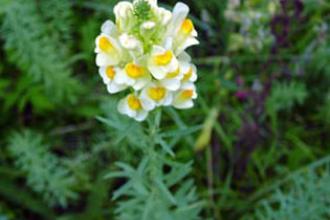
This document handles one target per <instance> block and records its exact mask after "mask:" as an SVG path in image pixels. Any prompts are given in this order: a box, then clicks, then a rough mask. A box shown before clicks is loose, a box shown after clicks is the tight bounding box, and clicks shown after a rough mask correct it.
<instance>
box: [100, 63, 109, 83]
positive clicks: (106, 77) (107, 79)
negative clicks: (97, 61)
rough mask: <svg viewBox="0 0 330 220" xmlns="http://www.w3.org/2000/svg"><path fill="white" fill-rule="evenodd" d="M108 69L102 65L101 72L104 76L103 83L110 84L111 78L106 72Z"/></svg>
mask: <svg viewBox="0 0 330 220" xmlns="http://www.w3.org/2000/svg"><path fill="white" fill-rule="evenodd" d="M106 69H107V67H101V68H99V74H100V76H101V77H102V80H103V83H104V84H108V83H109V82H110V79H109V77H108V76H107V74H106Z"/></svg>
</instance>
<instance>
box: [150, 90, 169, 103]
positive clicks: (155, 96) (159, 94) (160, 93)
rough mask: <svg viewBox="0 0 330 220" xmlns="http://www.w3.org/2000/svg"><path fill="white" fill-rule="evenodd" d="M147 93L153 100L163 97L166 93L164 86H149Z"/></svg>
mask: <svg viewBox="0 0 330 220" xmlns="http://www.w3.org/2000/svg"><path fill="white" fill-rule="evenodd" d="M148 95H149V97H150V98H151V99H153V100H155V101H160V100H162V99H164V97H165V95H166V89H165V88H164V87H151V88H149V89H148Z"/></svg>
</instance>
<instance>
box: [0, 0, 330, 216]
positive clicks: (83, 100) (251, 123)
mask: <svg viewBox="0 0 330 220" xmlns="http://www.w3.org/2000/svg"><path fill="white" fill-rule="evenodd" d="M117 2H118V1H115V0H95V1H89V0H72V1H66V0H50V1H40V0H39V1H38V0H26V1H22V0H17V1H16V0H15V1H10V0H0V21H1V27H2V28H1V32H0V33H1V34H0V47H1V49H0V112H1V116H2V117H0V128H1V130H0V173H1V186H0V188H1V189H0V211H2V210H9V211H7V212H8V213H11V212H13V213H15V216H19V217H17V218H12V217H8V219H55V217H54V215H55V216H56V218H59V217H61V219H80V218H83V216H85V219H89V220H92V219H113V215H114V213H113V212H114V209H113V205H114V203H113V202H111V201H110V197H111V196H110V194H111V192H113V191H114V190H115V189H117V188H118V187H119V186H120V185H122V184H123V181H122V180H117V181H105V182H102V181H101V177H100V176H102V175H103V174H104V173H106V172H107V171H109V170H112V169H113V166H114V162H115V161H117V160H123V161H125V162H132V163H134V164H137V163H138V162H139V161H138V158H137V155H139V151H138V150H137V149H139V146H138V145H139V135H141V136H142V135H143V134H140V133H134V132H135V131H136V130H139V129H141V126H140V125H138V124H136V123H134V122H132V121H130V120H129V119H126V118H123V117H121V116H119V115H117V113H116V109H115V106H114V103H115V101H116V99H117V98H118V97H113V96H109V94H107V93H106V90H105V88H103V86H102V85H101V84H102V82H101V80H100V77H99V76H98V74H97V72H98V71H97V68H96V65H95V57H94V53H93V50H94V39H95V37H96V36H97V35H98V33H99V27H100V26H101V24H102V22H103V21H104V20H106V19H108V18H111V19H113V13H112V9H113V6H114V5H115V4H116V3H117ZM159 2H160V3H161V4H162V5H163V6H165V7H168V8H170V7H171V6H173V5H174V4H175V1H170V0H167V1H159ZM184 2H186V3H187V4H188V5H189V6H190V8H191V14H192V15H191V17H192V19H193V21H194V23H195V25H196V28H197V29H198V32H199V40H200V41H201V45H200V46H199V47H196V48H193V49H192V50H191V51H190V52H191V54H193V58H194V62H195V63H196V64H197V65H198V69H199V73H198V74H199V81H198V83H197V86H198V92H199V98H198V100H197V105H196V106H195V107H194V108H193V109H191V110H188V111H176V110H173V109H165V113H164V125H163V126H164V127H163V132H164V133H163V137H164V138H168V139H171V141H170V143H169V145H170V147H171V148H173V150H174V151H175V152H176V155H177V156H176V159H177V160H179V161H183V162H186V161H190V160H192V159H193V160H194V161H195V163H194V165H193V171H192V177H193V178H194V179H195V180H196V185H197V188H198V191H199V195H200V198H201V199H202V200H205V201H207V205H206V206H205V207H204V211H203V213H202V219H226V220H231V219H233V220H236V219H272V218H270V217H260V215H259V217H258V215H257V214H256V215H254V213H259V211H260V210H259V209H258V207H259V202H260V201H268V199H269V201H271V196H269V195H270V194H272V193H271V192H276V191H278V190H280V192H281V193H283V194H285V193H288V195H290V196H292V197H293V198H294V196H295V194H294V193H292V191H294V190H295V189H297V186H296V184H295V183H292V182H290V181H284V180H283V179H285V177H286V176H288V177H291V176H295V177H294V179H295V180H298V179H300V177H296V175H293V174H295V172H294V171H296V170H300V169H302V168H303V167H306V166H307V167H309V165H308V164H312V165H313V164H315V163H318V162H317V161H319V160H320V159H321V158H324V157H325V158H326V156H327V155H329V153H330V151H329V149H330V148H329V135H328V131H329V127H330V126H329V125H330V117H329V116H330V109H329V104H330V101H329V94H330V90H329V83H330V63H329V62H330V61H329V55H330V43H329V42H330V40H329V21H330V17H329V14H330V4H329V3H328V2H327V1H322V0H315V1H314V0H313V1H312V0H304V1H300V0H287V1H276V0H272V1H267V0H245V1H241V2H242V5H241V6H239V7H237V8H235V9H233V10H232V11H230V10H229V8H230V6H229V5H230V4H232V3H233V2H235V1H232V0H228V1H219V0H208V1H184ZM271 4H273V5H271ZM270 7H275V11H271V10H270V9H269V8H270ZM230 12H231V13H232V17H230V16H228V13H230ZM256 15H258V16H256ZM236 19H238V21H237V20H236ZM260 45H261V46H260ZM96 116H100V117H101V118H104V119H106V120H109V119H111V120H112V121H114V122H115V123H117V125H118V124H120V125H122V126H121V127H119V128H118V127H117V128H113V127H105V126H104V125H103V124H102V123H100V122H99V121H98V120H96ZM127 128H130V129H127ZM25 129H31V130H35V131H36V132H38V133H40V134H41V135H42V136H44V138H45V139H46V140H47V143H49V145H51V148H50V149H49V151H50V152H51V153H52V154H54V155H55V156H56V158H58V160H59V161H60V162H59V163H61V164H64V165H63V166H64V167H66V169H67V170H68V171H69V172H70V173H71V174H72V176H74V178H75V179H76V180H77V181H78V182H79V184H77V186H76V191H77V192H79V195H80V197H79V199H78V200H77V201H75V202H74V201H73V202H72V203H71V204H70V205H69V206H68V207H66V208H63V207H59V206H55V207H45V204H44V202H43V200H42V195H35V194H34V192H32V191H33V190H32V189H31V187H29V185H28V184H27V182H26V178H25V177H24V174H20V170H19V168H17V167H16V166H15V165H14V164H15V161H17V160H18V158H15V157H13V156H12V155H11V154H10V150H8V142H10V140H8V139H9V137H11V135H10V134H12V133H13V132H14V133H15V132H20V131H22V130H25ZM118 131H121V133H120V132H118ZM123 132H126V133H124V136H123ZM166 132H167V133H166ZM171 132H172V133H171ZM176 134H177V137H176V138H175V135H176ZM194 147H197V148H198V151H195V149H194ZM320 161H322V160H320ZM6 169H9V170H10V172H8V171H6ZM11 170H12V171H11ZM326 172H329V170H328V169H325V168H324V167H321V168H318V169H317V170H316V171H315V173H314V174H315V175H313V178H317V176H318V175H316V174H320V173H321V174H323V173H326ZM13 173H18V174H19V175H18V176H14V177H13V176H12V175H13ZM40 175H41V174H40ZM320 176H322V175H320ZM305 178H306V177H303V181H304V182H306V184H309V186H303V187H302V188H303V189H310V188H311V186H310V184H313V183H311V181H306V179H305ZM320 178H321V177H320ZM285 180H286V179H285ZM278 182H281V183H283V184H276V183H278ZM279 185H281V186H279ZM325 189H328V187H327V186H325ZM31 193H32V194H33V195H30V194H31ZM15 194H16V196H10V195H15ZM290 198H291V197H290ZM299 198H300V197H299ZM308 198H309V197H306V198H305V199H307V200H308ZM300 199H301V200H303V199H304V198H303V197H302V198H300ZM322 201H323V200H322ZM325 203H326V202H325ZM288 206H289V205H288ZM301 206H302V208H301V209H302V210H303V209H304V208H305V209H308V202H306V203H303V204H301ZM2 207H4V208H3V209H2ZM268 208H269V209H272V211H274V212H276V210H279V212H280V211H281V207H278V206H277V205H273V206H272V205H271V206H269V207H268ZM285 208H287V209H289V207H284V208H283V207H282V210H283V209H285ZM328 208H329V207H328ZM95 210H97V211H95ZM255 210H257V211H255ZM261 212H263V210H262V209H261ZM4 214H6V212H4ZM1 215H2V213H0V216H1ZM8 216H10V215H9V214H8ZM47 216H48V217H47ZM86 216H88V218H87V217H86ZM261 216H265V215H261ZM275 216H278V215H275ZM322 216H324V217H322ZM292 218H293V217H287V216H282V219H290V220H291V219H292ZM328 218H329V213H326V214H323V215H321V217H320V219H328ZM305 219H306V220H307V218H305ZM308 220H309V219H308Z"/></svg>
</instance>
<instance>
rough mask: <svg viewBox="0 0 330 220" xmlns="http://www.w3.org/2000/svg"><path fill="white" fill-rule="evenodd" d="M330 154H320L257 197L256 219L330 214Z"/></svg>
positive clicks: (325, 216) (324, 217)
mask: <svg viewBox="0 0 330 220" xmlns="http://www.w3.org/2000/svg"><path fill="white" fill-rule="evenodd" d="M329 171H330V158H329V157H326V158H323V159H321V160H319V161H317V162H315V163H313V164H310V165H309V166H308V167H306V168H303V169H302V170H300V171H298V172H294V173H292V174H290V175H289V177H287V178H286V179H285V180H284V181H281V182H280V184H277V186H275V187H274V190H273V192H272V193H271V195H270V196H269V197H268V198H265V199H263V200H261V201H260V204H261V205H260V207H259V208H258V209H257V210H256V211H255V216H256V217H255V219H260V220H261V219H262V220H264V219H265V220H268V219H295V218H298V219H302V220H305V219H306V220H307V219H311V220H312V219H313V220H314V219H315V220H322V219H328V218H329V217H330V212H329V210H330V207H329V206H330V203H329V197H328V196H327V195H329V184H330V172H329Z"/></svg>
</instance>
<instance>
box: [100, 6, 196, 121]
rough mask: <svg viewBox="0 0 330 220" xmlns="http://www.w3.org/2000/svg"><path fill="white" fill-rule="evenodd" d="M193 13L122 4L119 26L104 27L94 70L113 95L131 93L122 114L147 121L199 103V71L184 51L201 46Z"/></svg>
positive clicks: (183, 8) (120, 107) (122, 103)
mask: <svg viewBox="0 0 330 220" xmlns="http://www.w3.org/2000/svg"><path fill="white" fill-rule="evenodd" d="M188 13H189V7H188V6H187V5H185V4H184V3H177V4H176V6H175V7H174V9H173V12H171V11H169V10H167V9H165V8H162V7H159V6H158V2H157V0H134V1H133V2H129V1H122V2H119V3H118V4H117V5H116V6H115V7H114V14H115V17H116V21H115V23H113V22H112V21H109V20H108V21H106V22H105V23H104V24H103V25H102V28H101V34H100V35H99V36H98V37H97V38H96V49H95V52H96V54H97V55H96V64H97V66H98V67H99V74H100V76H101V77H102V79H103V82H104V84H106V86H107V90H108V92H109V93H110V94H114V93H118V92H121V91H125V90H127V89H129V90H130V92H129V94H128V95H127V96H126V97H125V98H124V99H122V100H120V102H119V104H118V111H119V112H120V113H122V114H124V115H127V116H129V117H132V118H134V119H135V120H137V121H143V120H144V119H145V118H146V117H147V115H148V112H149V111H152V110H153V109H155V108H157V107H160V106H171V105H172V106H174V107H175V108H179V109H185V108H190V107H192V106H193V105H194V103H193V100H194V99H196V98H197V93H196V87H195V85H194V82H195V81H196V80H197V68H196V66H195V65H194V64H193V62H192V60H191V57H190V56H189V55H188V54H187V53H186V52H185V50H186V49H187V48H188V47H190V46H193V45H196V44H198V43H199V42H198V40H197V31H196V29H195V26H194V24H193V22H192V20H190V19H189V18H188Z"/></svg>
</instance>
